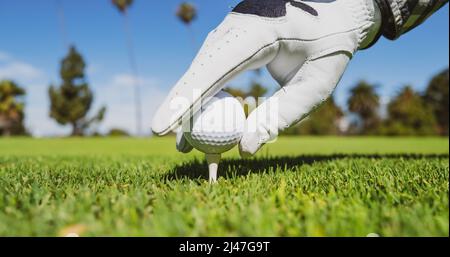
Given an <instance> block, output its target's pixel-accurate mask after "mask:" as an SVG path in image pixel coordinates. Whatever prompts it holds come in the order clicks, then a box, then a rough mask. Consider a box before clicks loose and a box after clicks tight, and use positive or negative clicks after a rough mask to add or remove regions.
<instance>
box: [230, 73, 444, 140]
mask: <svg viewBox="0 0 450 257" xmlns="http://www.w3.org/2000/svg"><path fill="white" fill-rule="evenodd" d="M448 77H449V71H448V68H447V69H445V70H443V71H441V72H439V73H438V74H436V75H435V76H433V78H432V79H431V80H430V82H429V83H428V85H427V87H426V89H425V91H424V92H417V91H415V90H414V89H413V87H412V86H410V85H406V86H404V87H403V88H402V89H401V90H400V92H398V93H397V94H396V95H395V96H394V97H393V98H392V99H390V101H389V102H388V103H387V104H386V105H385V106H383V105H382V103H381V101H380V95H379V94H378V93H377V92H376V88H377V87H376V86H375V85H371V84H369V83H368V82H366V81H360V82H358V83H357V84H356V85H355V86H354V87H353V88H352V89H351V90H350V97H349V98H348V100H347V106H346V107H347V110H346V111H345V110H343V108H341V107H340V106H338V105H337V104H336V102H335V100H334V97H333V96H331V97H330V98H329V99H328V100H326V101H325V102H324V103H323V104H322V105H321V106H319V107H318V108H317V109H316V110H314V111H313V112H312V113H311V114H310V115H309V116H308V117H307V118H305V119H304V120H303V121H301V122H300V123H299V124H297V125H295V126H293V127H291V128H289V129H288V130H286V131H284V132H283V134H285V135H379V136H433V135H441V136H448V133H449V124H448V123H449V92H448V91H449V81H448V79H449V78H448ZM226 91H227V92H229V93H230V94H232V95H234V96H236V97H240V98H241V99H248V97H251V98H258V97H264V96H265V95H266V93H267V92H268V89H267V88H265V87H264V86H263V85H261V83H258V82H252V83H251V85H250V87H249V88H248V90H243V89H239V88H227V89H226ZM244 104H245V106H246V108H245V110H246V113H249V111H250V110H251V109H253V108H255V107H256V106H252V105H254V102H253V101H250V103H249V101H248V100H247V101H244ZM382 109H385V110H384V111H383V110H382Z"/></svg>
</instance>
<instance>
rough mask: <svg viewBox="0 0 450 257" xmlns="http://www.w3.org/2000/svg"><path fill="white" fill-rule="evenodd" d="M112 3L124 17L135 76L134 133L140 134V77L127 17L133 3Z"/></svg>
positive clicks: (127, 0)
mask: <svg viewBox="0 0 450 257" xmlns="http://www.w3.org/2000/svg"><path fill="white" fill-rule="evenodd" d="M112 3H113V4H114V5H115V6H116V7H117V9H118V10H119V11H120V13H121V14H123V17H124V30H125V37H126V42H127V49H128V60H129V63H130V67H131V71H132V73H133V76H134V78H135V81H134V83H133V84H134V98H135V108H136V134H137V135H138V136H139V135H141V131H142V107H141V99H140V79H139V72H138V68H137V64H136V58H135V55H134V46H133V41H132V37H131V28H130V22H129V18H128V8H129V7H130V6H131V5H132V4H133V0H112Z"/></svg>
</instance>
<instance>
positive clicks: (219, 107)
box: [182, 91, 245, 154]
mask: <svg viewBox="0 0 450 257" xmlns="http://www.w3.org/2000/svg"><path fill="white" fill-rule="evenodd" d="M244 126H245V112H244V108H243V107H242V104H241V103H240V102H239V101H238V100H237V99H236V98H234V97H233V96H232V95H230V94H228V93H226V92H223V91H220V92H219V93H218V94H217V95H215V96H214V97H213V98H212V99H211V100H210V101H209V102H208V103H207V104H205V105H204V106H202V108H201V109H200V110H199V111H198V112H197V113H196V114H194V116H193V117H191V119H190V120H189V121H188V122H184V123H183V126H182V129H183V133H184V136H185V138H186V140H187V141H188V142H189V143H190V144H191V145H192V146H193V147H194V148H196V149H197V150H199V151H201V152H203V153H207V154H221V153H224V152H226V151H228V150H230V149H231V148H233V147H234V146H236V145H237V144H238V143H239V141H240V140H241V138H242V134H243V132H244Z"/></svg>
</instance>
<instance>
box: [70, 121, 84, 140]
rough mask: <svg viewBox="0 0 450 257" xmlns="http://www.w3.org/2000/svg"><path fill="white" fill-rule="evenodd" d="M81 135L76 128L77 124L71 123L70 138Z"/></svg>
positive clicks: (79, 129) (77, 127)
mask: <svg viewBox="0 0 450 257" xmlns="http://www.w3.org/2000/svg"><path fill="white" fill-rule="evenodd" d="M82 135H83V131H82V130H81V128H80V127H79V126H78V124H77V123H76V122H73V123H72V134H71V135H70V136H71V137H79V136H82Z"/></svg>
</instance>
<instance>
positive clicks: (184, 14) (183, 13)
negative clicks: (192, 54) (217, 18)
mask: <svg viewBox="0 0 450 257" xmlns="http://www.w3.org/2000/svg"><path fill="white" fill-rule="evenodd" d="M176 15H177V17H178V18H179V19H180V20H181V21H182V22H183V23H184V24H185V25H186V26H187V28H188V30H189V32H190V34H191V40H192V45H193V46H194V47H195V36H194V31H193V30H192V27H191V23H192V21H194V20H195V19H196V18H197V9H196V8H195V6H194V5H192V4H190V3H188V2H183V3H181V4H180V5H179V6H178V10H177V13H176Z"/></svg>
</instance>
